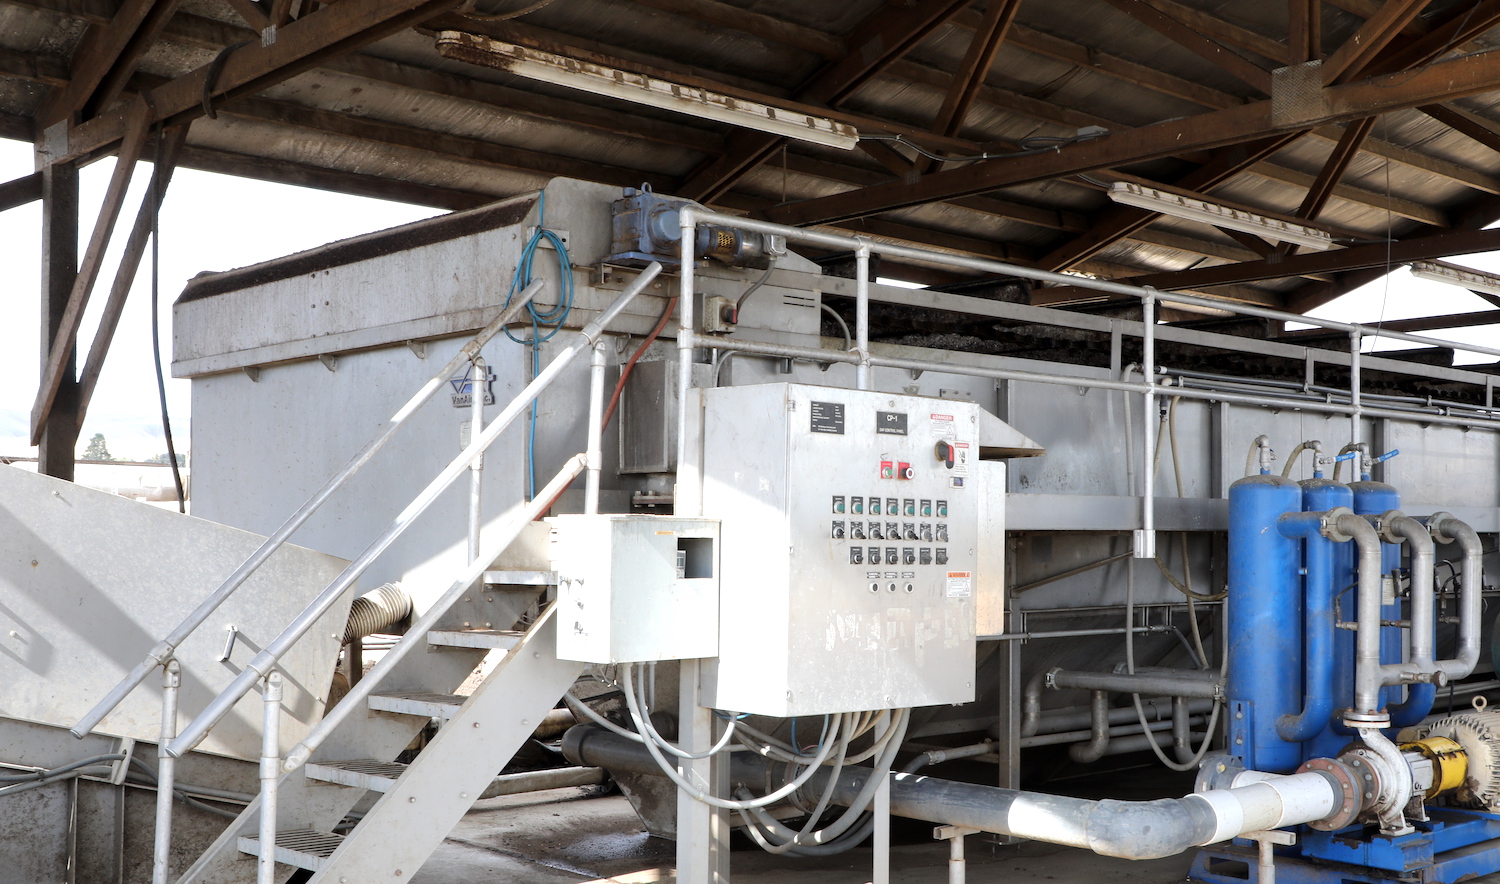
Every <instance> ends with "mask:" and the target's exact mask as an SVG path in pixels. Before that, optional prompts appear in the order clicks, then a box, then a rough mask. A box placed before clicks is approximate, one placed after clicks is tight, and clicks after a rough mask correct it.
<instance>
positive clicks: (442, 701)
mask: <svg viewBox="0 0 1500 884" xmlns="http://www.w3.org/2000/svg"><path fill="white" fill-rule="evenodd" d="M468 699H469V698H468V697H465V696H464V695H462V694H438V693H433V692H432V691H393V692H391V693H387V694H371V695H370V699H369V701H368V702H369V706H370V708H371V709H373V710H375V711H376V712H400V713H402V714H403V715H420V716H422V717H424V718H443V719H448V718H452V717H453V715H454V713H456V712H458V710H459V708H460V707H461V706H463V705H464V703H465V702H466V701H467V700H468Z"/></svg>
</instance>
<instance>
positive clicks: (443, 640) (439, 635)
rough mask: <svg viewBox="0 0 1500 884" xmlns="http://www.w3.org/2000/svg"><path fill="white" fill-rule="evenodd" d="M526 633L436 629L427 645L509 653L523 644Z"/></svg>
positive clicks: (499, 630)
mask: <svg viewBox="0 0 1500 884" xmlns="http://www.w3.org/2000/svg"><path fill="white" fill-rule="evenodd" d="M525 637H526V633H524V632H516V631H515V630H511V629H434V630H433V631H431V632H429V633H427V643H428V644H429V645H437V646H439V647H444V648H481V649H490V650H493V649H499V650H504V651H508V650H510V649H511V648H513V647H515V646H516V645H518V644H520V643H521V639H523V638H525Z"/></svg>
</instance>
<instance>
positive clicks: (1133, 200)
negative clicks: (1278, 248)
mask: <svg viewBox="0 0 1500 884" xmlns="http://www.w3.org/2000/svg"><path fill="white" fill-rule="evenodd" d="M1109 198H1110V199H1112V200H1114V201H1115V202H1117V203H1124V204H1125V205H1127V206H1135V207H1136V208H1138V209H1145V210H1147V211H1149V212H1157V213H1160V214H1162V215H1171V216H1172V217H1173V218H1182V219H1184V220H1187V221H1201V222H1203V223H1204V224H1212V225H1213V226H1215V227H1227V228H1229V229H1231V230H1241V231H1244V232H1245V233H1252V234H1254V235H1256V236H1263V237H1265V238H1267V239H1271V240H1275V241H1276V242H1289V243H1296V244H1297V245H1299V246H1307V247H1308V248H1310V249H1318V250H1319V251H1327V250H1328V249H1331V248H1333V236H1332V234H1330V233H1328V232H1327V231H1324V230H1319V229H1317V228H1316V227H1307V226H1304V225H1302V224H1294V223H1292V222H1290V221H1283V220H1281V219H1280V218H1268V217H1266V216H1265V215H1257V214H1256V213H1254V212H1247V211H1245V210H1244V209H1236V208H1231V207H1229V206H1224V205H1220V204H1218V203H1210V202H1204V201H1203V200H1200V199H1193V198H1192V197H1186V196H1182V195H1181V194H1176V193H1172V192H1170V191H1165V190H1157V189H1156V188H1154V187H1143V186H1141V185H1139V184H1132V183H1131V182H1129V181H1116V182H1115V183H1114V184H1112V185H1110V188H1109Z"/></svg>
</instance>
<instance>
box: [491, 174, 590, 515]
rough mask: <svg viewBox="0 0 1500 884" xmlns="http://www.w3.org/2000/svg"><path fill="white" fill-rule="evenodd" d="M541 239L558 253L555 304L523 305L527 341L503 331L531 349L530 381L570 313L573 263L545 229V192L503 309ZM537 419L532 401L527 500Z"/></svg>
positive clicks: (524, 279)
mask: <svg viewBox="0 0 1500 884" xmlns="http://www.w3.org/2000/svg"><path fill="white" fill-rule="evenodd" d="M543 240H545V241H546V242H547V243H549V244H550V245H551V246H552V249H553V251H555V252H556V253H557V270H558V273H559V274H560V275H561V280H560V281H559V283H558V293H557V303H556V304H554V305H553V306H551V307H549V308H547V309H545V310H543V309H538V307H537V304H536V301H535V299H533V300H532V301H531V303H529V304H527V305H526V312H527V313H529V314H530V316H531V337H530V338H518V337H516V336H515V335H514V334H512V333H511V331H510V329H506V330H505V336H506V337H507V338H510V339H511V340H512V341H515V342H516V343H517V344H525V345H527V346H528V347H530V348H531V376H532V377H533V378H535V377H536V376H537V375H538V374H540V373H541V370H542V344H543V343H544V342H546V341H549V340H551V339H552V337H553V336H554V335H556V334H557V333H558V332H559V331H561V330H562V327H563V324H564V323H566V322H567V320H568V314H570V313H572V312H573V262H572V260H571V259H570V258H569V257H568V246H567V244H566V243H564V242H563V240H562V237H560V236H558V235H557V234H556V233H554V232H552V231H551V230H548V229H547V193H546V191H543V192H542V193H541V195H540V196H538V197H537V224H536V229H535V230H534V231H533V232H532V234H531V238H530V239H529V240H527V241H526V245H525V246H524V247H523V248H522V249H521V260H520V261H518V262H517V263H516V272H515V275H514V276H513V277H512V278H511V282H510V291H509V292H507V293H506V295H505V306H507V307H508V306H510V302H511V299H512V298H514V297H515V296H516V294H517V293H519V292H520V291H521V290H522V289H524V288H526V286H528V285H530V284H531V268H532V259H533V258H535V257H536V250H537V246H539V245H541V244H542V242H543ZM481 395H482V394H481ZM536 418H537V402H536V400H535V399H533V400H531V424H530V426H529V427H528V428H527V432H526V499H527V500H531V499H532V498H534V497H536Z"/></svg>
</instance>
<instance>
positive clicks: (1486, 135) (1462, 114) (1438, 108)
mask: <svg viewBox="0 0 1500 884" xmlns="http://www.w3.org/2000/svg"><path fill="white" fill-rule="evenodd" d="M1418 110H1420V111H1421V112H1422V113H1424V114H1426V115H1427V116H1429V117H1432V118H1433V119H1434V120H1437V121H1438V122H1439V123H1442V124H1443V125H1445V126H1447V127H1448V128H1450V129H1452V130H1453V131H1455V132H1458V133H1460V134H1462V135H1466V136H1468V137H1469V138H1472V139H1473V140H1475V141H1477V142H1479V143H1480V144H1482V145H1484V146H1485V147H1487V148H1489V149H1490V150H1493V151H1500V129H1497V128H1496V124H1494V123H1491V122H1490V121H1488V120H1485V119H1483V118H1481V117H1479V116H1477V115H1475V114H1471V113H1469V112H1468V111H1464V110H1460V109H1458V108H1456V107H1449V106H1448V105H1443V104H1429V105H1424V106H1423V107H1420V108H1418Z"/></svg>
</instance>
